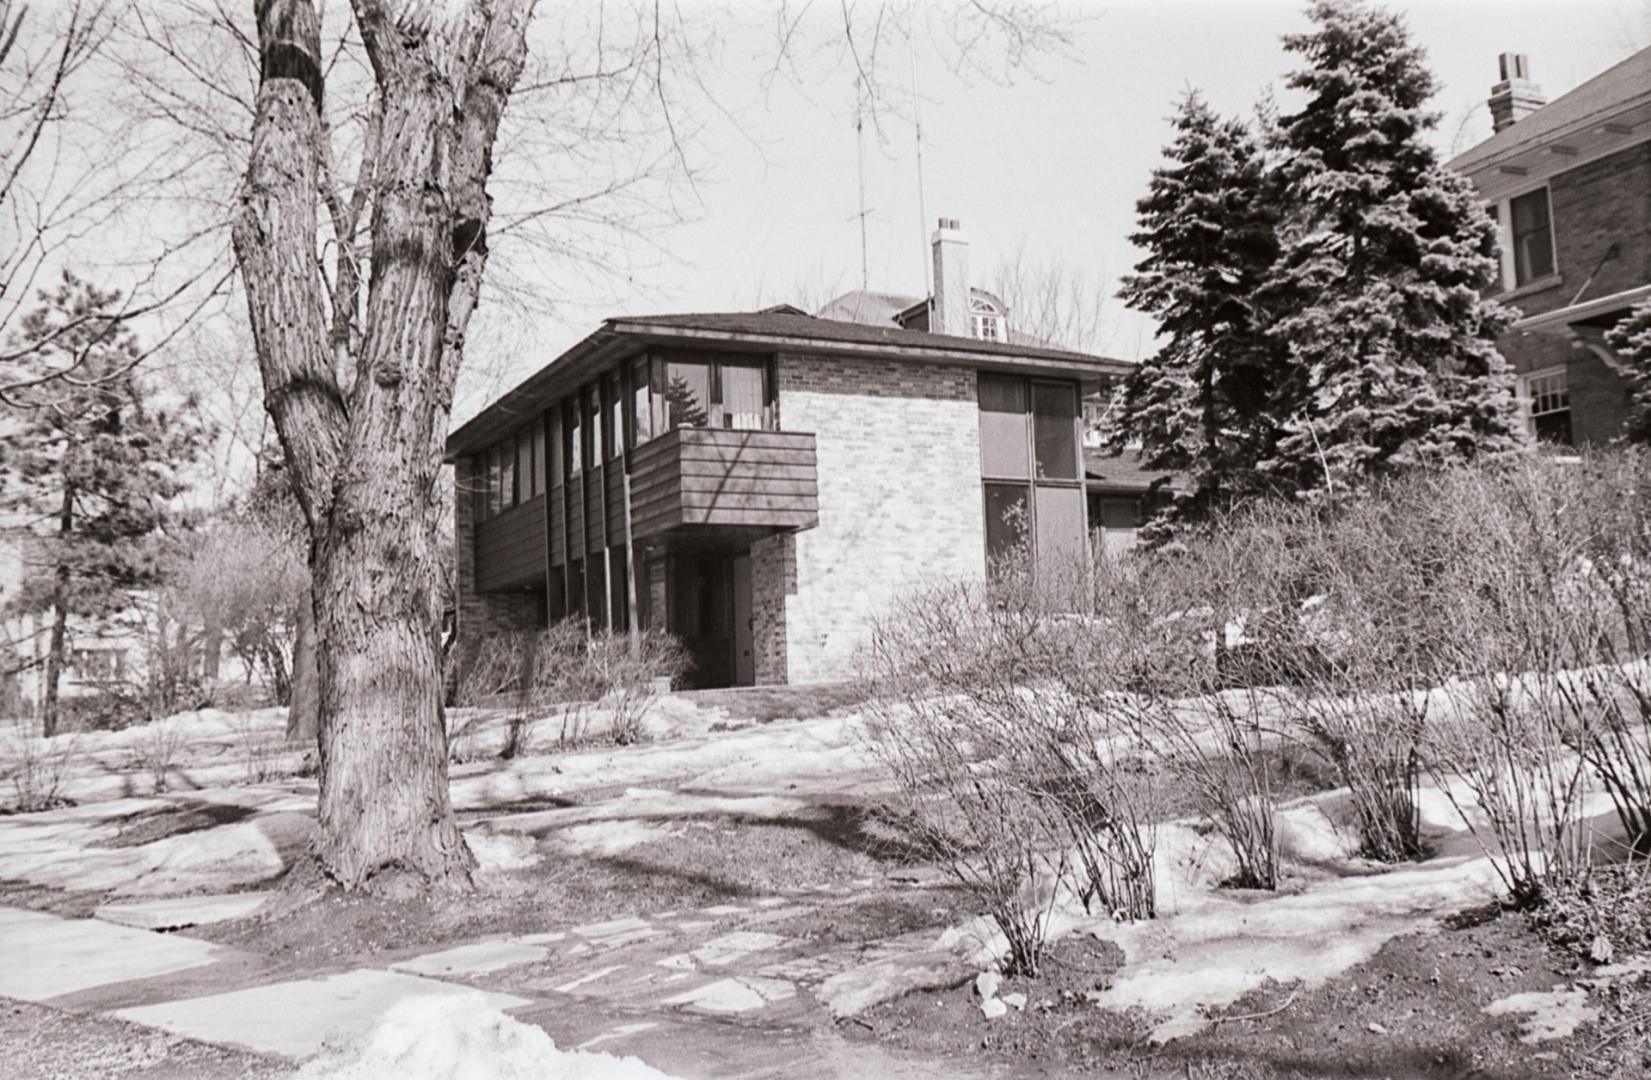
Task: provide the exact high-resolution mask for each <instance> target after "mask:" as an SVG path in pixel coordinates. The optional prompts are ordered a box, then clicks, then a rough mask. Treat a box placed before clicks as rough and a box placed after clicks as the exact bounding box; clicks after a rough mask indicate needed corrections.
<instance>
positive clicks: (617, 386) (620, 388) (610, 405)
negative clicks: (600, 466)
mask: <svg viewBox="0 0 1651 1080" xmlns="http://www.w3.org/2000/svg"><path fill="white" fill-rule="evenodd" d="M602 388H603V391H604V393H605V394H606V396H607V412H608V425H607V436H608V441H607V443H606V444H605V446H606V452H605V453H604V454H603V457H604V458H605V459H606V460H608V461H612V460H613V459H614V458H616V457H618V456H619V455H620V454H623V453H624V452H625V382H624V380H623V379H621V378H620V376H619V372H617V371H616V372H613V373H612V374H610V375H608V376H607V377H606V378H605V379H603V380H602Z"/></svg>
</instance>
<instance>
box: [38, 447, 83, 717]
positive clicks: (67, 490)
mask: <svg viewBox="0 0 1651 1080" xmlns="http://www.w3.org/2000/svg"><path fill="white" fill-rule="evenodd" d="M71 453H72V451H71ZM64 477H65V483H64V484H63V507H62V509H61V510H59V511H58V515H57V534H58V536H59V537H60V538H61V539H62V540H63V541H64V542H65V543H66V542H67V541H68V539H69V535H70V534H71V533H73V532H74V528H75V489H74V485H72V484H70V483H68V482H67V477H68V472H67V470H65V472H64ZM65 557H66V556H65V555H59V556H58V564H57V581H56V583H55V585H54V586H53V589H52V634H51V638H50V639H49V640H48V641H47V643H46V692H45V693H44V694H43V695H42V697H43V698H44V700H43V702H42V703H41V707H40V734H41V735H43V736H45V737H46V738H51V737H52V736H53V735H56V734H57V720H58V715H57V714H58V697H57V695H58V686H59V684H61V683H62V681H63V647H64V638H65V637H66V636H67V633H66V631H67V630H68V626H69V613H68V611H67V610H66V607H65V605H67V604H68V602H69V584H70V581H69V576H70V575H69V564H68V563H67V562H65V561H64V559H65Z"/></svg>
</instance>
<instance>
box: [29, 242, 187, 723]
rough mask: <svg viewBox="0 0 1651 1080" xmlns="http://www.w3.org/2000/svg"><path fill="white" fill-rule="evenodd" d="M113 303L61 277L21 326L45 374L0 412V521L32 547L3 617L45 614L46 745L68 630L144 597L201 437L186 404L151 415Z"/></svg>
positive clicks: (137, 355)
mask: <svg viewBox="0 0 1651 1080" xmlns="http://www.w3.org/2000/svg"><path fill="white" fill-rule="evenodd" d="M119 299H120V297H119V294H118V293H114V292H109V291H105V290H102V289H98V288H97V287H95V286H94V285H92V284H90V283H88V282H85V281H82V280H80V279H79V278H76V277H75V276H74V275H73V274H71V273H68V272H65V273H64V275H63V280H62V282H61V283H60V284H59V285H58V287H57V288H56V289H55V290H50V291H44V292H42V293H41V302H40V305H39V306H38V307H36V308H35V309H33V310H32V311H30V312H28V313H27V314H26V315H25V316H24V318H23V320H22V324H21V328H20V329H21V334H22V337H23V339H24V340H26V341H28V342H31V343H34V344H35V346H36V348H35V350H34V356H35V357H36V358H37V360H38V362H39V363H40V364H41V365H42V368H43V370H46V371H53V370H55V371H60V372H66V373H67V374H65V375H62V376H61V377H57V378H53V379H50V380H48V381H45V382H42V383H41V384H40V385H38V386H36V387H34V388H33V389H32V390H30V391H28V392H26V393H25V394H24V395H23V400H22V401H20V402H19V403H18V404H17V405H16V406H14V407H12V408H10V409H9V410H8V414H9V415H8V416H7V417H6V418H5V420H4V421H0V422H3V423H5V424H6V425H7V426H8V428H9V430H8V431H7V436H6V439H5V441H4V443H3V444H0V511H3V512H5V513H7V514H8V515H9V516H11V517H13V518H14V519H18V518H20V519H22V520H23V522H24V523H25V524H26V527H28V528H29V529H30V530H31V531H32V532H33V533H34V534H35V538H36V545H37V546H36V548H35V551H36V552H37V555H36V557H35V558H32V559H30V560H29V564H28V565H27V566H26V567H25V572H24V577H23V580H22V582H21V583H20V586H19V588H18V592H17V595H16V596H15V597H14V598H12V600H11V601H10V604H9V606H10V607H12V608H13V609H14V610H18V611H27V612H31V613H37V614H38V613H44V612H47V611H50V612H51V615H52V618H51V629H50V639H49V647H48V650H47V656H46V673H45V674H46V685H45V694H44V698H45V701H44V708H43V720H44V729H45V732H46V734H48V735H50V734H53V733H54V732H55V730H56V727H57V718H58V703H57V695H58V684H59V682H60V680H61V678H62V673H63V666H64V652H65V639H66V637H67V630H68V625H69V622H70V620H71V619H82V618H85V619H98V618H104V617H107V616H109V615H112V614H114V613H116V612H118V611H120V610H122V609H123V608H125V607H126V606H128V604H129V595H130V593H131V591H133V590H137V589H146V588H151V587H153V586H154V585H155V584H157V583H158V582H159V580H160V579H161V577H162V576H163V574H164V568H165V563H164V560H163V559H162V553H161V551H160V550H159V548H158V545H157V544H156V543H154V541H155V539H156V538H157V537H158V536H159V534H160V533H161V531H162V529H163V528H164V527H165V526H166V525H167V524H168V523H169V522H170V521H171V520H172V519H173V509H172V506H171V504H172V501H173V500H174V499H175V498H176V497H177V496H178V495H179V494H180V493H181V492H182V491H183V490H184V488H185V484H184V481H183V478H182V476H181V475H180V473H181V470H182V469H183V468H185V467H186V466H187V465H188V464H189V463H190V462H192V461H193V460H194V459H195V458H196V457H197V456H198V454H199V453H200V450H201V449H202V447H203V445H204V443H205V441H206V431H205V430H204V428H203V427H202V426H201V425H200V424H199V423H197V422H195V421H194V419H193V408H192V403H185V407H184V408H183V409H182V410H180V411H179V412H178V413H176V414H170V413H167V412H164V411H161V410H159V409H156V408H154V407H153V404H152V403H151V401H150V400H149V398H148V395H147V394H146V392H145V389H144V387H143V385H142V384H141V383H140V382H139V381H138V379H137V376H136V374H135V373H134V369H135V368H136V365H137V363H138V361H139V360H140V359H141V357H142V352H141V350H140V349H139V347H138V343H137V339H136V337H135V336H134V335H133V334H132V333H131V332H130V331H129V330H127V329H126V328H125V326H124V325H123V324H122V322H121V321H120V320H119V319H118V318H116V317H114V315H113V314H112V312H113V311H114V310H115V309H116V305H117V303H118V301H119Z"/></svg>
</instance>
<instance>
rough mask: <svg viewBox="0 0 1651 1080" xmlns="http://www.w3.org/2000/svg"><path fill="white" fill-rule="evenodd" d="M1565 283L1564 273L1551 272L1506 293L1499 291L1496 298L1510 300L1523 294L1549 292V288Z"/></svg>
mask: <svg viewBox="0 0 1651 1080" xmlns="http://www.w3.org/2000/svg"><path fill="white" fill-rule="evenodd" d="M1563 284H1565V275H1564V274H1549V275H1548V276H1546V277H1539V278H1537V279H1536V280H1535V281H1527V282H1525V284H1523V285H1521V286H1519V288H1517V289H1509V290H1508V291H1507V292H1505V293H1498V294H1497V295H1496V297H1495V299H1497V300H1501V301H1504V302H1506V301H1508V300H1516V299H1518V298H1519V297H1521V296H1531V295H1533V294H1535V293H1539V292H1547V291H1548V290H1549V289H1552V288H1555V287H1556V286H1559V285H1563Z"/></svg>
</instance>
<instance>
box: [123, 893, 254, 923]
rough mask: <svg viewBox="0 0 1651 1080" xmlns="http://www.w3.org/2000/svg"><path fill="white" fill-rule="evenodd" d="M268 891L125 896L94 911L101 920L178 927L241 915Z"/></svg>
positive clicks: (249, 912)
mask: <svg viewBox="0 0 1651 1080" xmlns="http://www.w3.org/2000/svg"><path fill="white" fill-rule="evenodd" d="M274 895H275V894H274V893H271V892H243V893H224V894H222V895H218V896H178V897H167V898H165V899H161V900H125V901H121V902H118V903H113V904H104V905H103V906H102V907H100V908H98V909H97V910H96V911H95V912H93V915H94V916H95V917H96V918H99V919H102V920H103V921H104V922H112V923H118V924H119V925H121V926H130V927H134V928H135V929H138V930H181V929H183V928H184V927H186V926H206V925H208V924H211V923H218V922H227V921H228V920H230V919H244V918H246V917H247V916H248V915H251V914H252V913H253V912H254V911H257V910H258V909H259V908H260V907H263V905H264V901H266V900H268V899H269V898H270V897H271V896H274Z"/></svg>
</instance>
